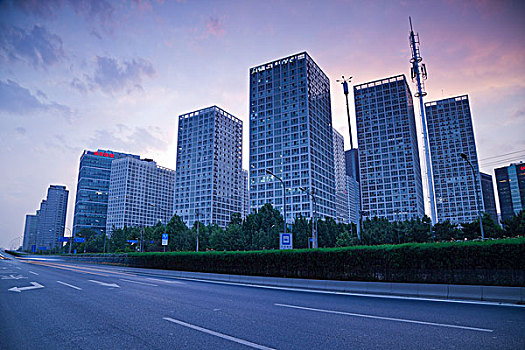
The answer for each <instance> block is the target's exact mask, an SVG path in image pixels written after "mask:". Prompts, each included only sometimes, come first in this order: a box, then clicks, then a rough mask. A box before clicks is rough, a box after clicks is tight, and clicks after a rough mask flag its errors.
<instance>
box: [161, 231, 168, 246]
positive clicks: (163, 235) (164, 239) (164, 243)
mask: <svg viewBox="0 0 525 350" xmlns="http://www.w3.org/2000/svg"><path fill="white" fill-rule="evenodd" d="M162 245H168V234H167V233H163V234H162Z"/></svg>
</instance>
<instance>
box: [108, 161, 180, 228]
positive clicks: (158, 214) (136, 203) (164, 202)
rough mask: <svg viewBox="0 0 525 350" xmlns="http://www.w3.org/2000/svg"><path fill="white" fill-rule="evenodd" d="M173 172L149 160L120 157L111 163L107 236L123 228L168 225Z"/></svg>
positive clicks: (170, 213)
mask: <svg viewBox="0 0 525 350" xmlns="http://www.w3.org/2000/svg"><path fill="white" fill-rule="evenodd" d="M174 184H175V171H174V170H171V169H167V168H163V167H161V166H158V165H157V163H155V162H154V161H153V160H151V159H137V158H134V157H123V158H120V159H115V160H114V161H113V162H112V163H111V175H110V182H109V196H108V211H107V220H106V232H107V234H111V232H112V231H113V229H114V228H115V229H119V228H123V227H124V226H127V227H133V226H140V227H145V226H153V225H156V224H157V223H158V222H159V221H161V222H162V223H167V222H168V221H169V220H170V219H171V217H172V216H173V215H172V213H173V212H172V208H173V207H172V205H173V191H174Z"/></svg>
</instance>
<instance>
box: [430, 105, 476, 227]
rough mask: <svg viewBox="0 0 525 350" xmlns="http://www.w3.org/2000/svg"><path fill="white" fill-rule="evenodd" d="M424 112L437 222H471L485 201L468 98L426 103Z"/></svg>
mask: <svg viewBox="0 0 525 350" xmlns="http://www.w3.org/2000/svg"><path fill="white" fill-rule="evenodd" d="M425 113H426V116H427V126H428V138H429V144H430V155H431V159H432V169H433V174H434V193H435V198H436V211H437V219H438V222H443V221H445V220H450V222H452V223H455V224H460V223H464V222H472V221H474V220H476V219H477V218H478V216H479V213H480V212H482V211H483V198H482V192H481V181H480V176H479V168H478V156H477V151H476V142H475V140H474V129H473V127H472V116H471V112H470V105H469V99H468V96H466V95H463V96H457V97H451V98H447V99H444V100H439V101H433V102H427V103H425ZM462 153H464V154H466V155H467V157H468V160H469V161H470V163H471V164H472V166H473V167H474V171H475V174H476V179H475V181H474V178H473V174H472V168H471V167H470V165H469V164H468V162H467V161H465V159H463V158H462V157H461V154H462Z"/></svg>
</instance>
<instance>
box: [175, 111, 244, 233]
mask: <svg viewBox="0 0 525 350" xmlns="http://www.w3.org/2000/svg"><path fill="white" fill-rule="evenodd" d="M176 170H177V172H176V174H177V175H176V181H175V199H174V202H173V210H174V212H175V214H177V215H179V216H180V217H181V218H182V220H183V221H184V222H185V223H186V225H188V226H189V227H191V226H192V225H193V223H194V222H195V221H196V220H198V221H199V222H202V223H204V224H206V225H210V224H217V225H219V226H220V227H226V226H227V225H228V224H229V222H230V217H231V215H232V214H233V213H240V214H241V215H242V211H243V209H242V207H243V205H242V201H243V197H244V192H243V174H242V121H241V120H240V119H238V118H236V117H234V116H233V115H231V114H229V113H228V112H226V111H224V110H222V109H221V108H219V107H217V106H213V107H209V108H204V109H201V110H198V111H195V112H191V113H187V114H183V115H181V116H179V129H178V139H177V169H176Z"/></svg>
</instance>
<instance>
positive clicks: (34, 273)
mask: <svg viewBox="0 0 525 350" xmlns="http://www.w3.org/2000/svg"><path fill="white" fill-rule="evenodd" d="M29 273H32V274H33V275H37V276H38V273H36V272H33V271H29Z"/></svg>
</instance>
